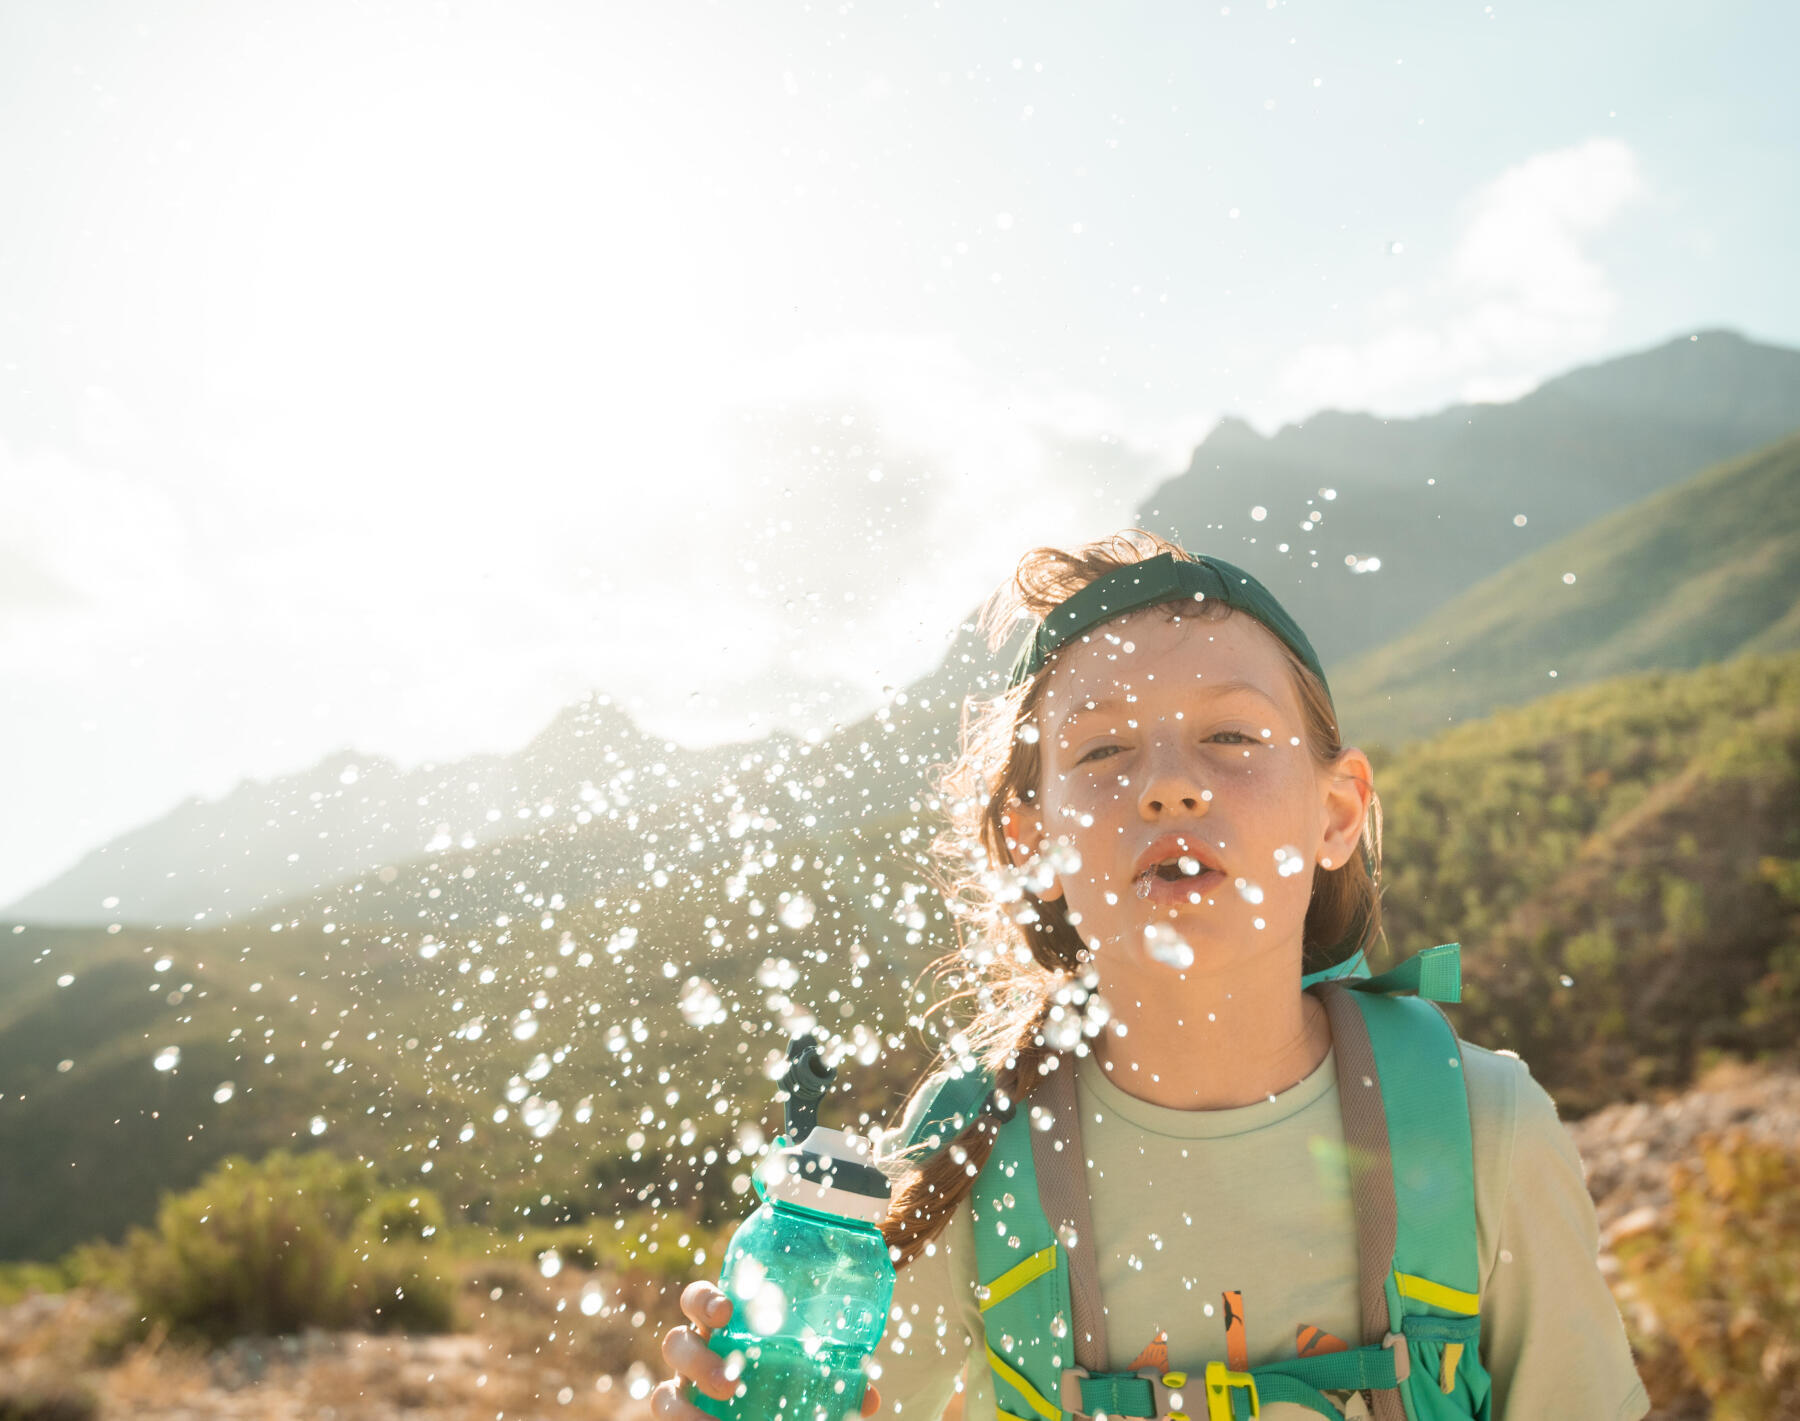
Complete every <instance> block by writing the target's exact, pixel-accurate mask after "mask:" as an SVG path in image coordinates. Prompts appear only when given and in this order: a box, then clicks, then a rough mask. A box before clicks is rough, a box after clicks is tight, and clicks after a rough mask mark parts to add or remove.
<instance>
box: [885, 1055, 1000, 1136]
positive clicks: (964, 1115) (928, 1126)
mask: <svg viewBox="0 0 1800 1421" xmlns="http://www.w3.org/2000/svg"><path fill="white" fill-rule="evenodd" d="M993 1088H994V1078H993V1077H992V1076H990V1075H989V1074H988V1073H987V1072H986V1071H983V1070H980V1069H976V1070H973V1071H965V1072H962V1073H960V1074H954V1075H946V1076H945V1077H944V1078H943V1079H942V1080H940V1081H939V1082H938V1083H937V1084H936V1085H935V1086H933V1087H932V1091H931V1096H930V1098H929V1099H927V1100H926V1102H925V1107H924V1109H922V1110H921V1111H920V1112H919V1118H918V1120H917V1121H916V1122H915V1123H914V1125H913V1127H912V1129H911V1130H909V1131H908V1132H907V1135H906V1140H905V1143H904V1148H906V1149H909V1150H910V1149H912V1148H914V1147H915V1146H918V1145H922V1144H926V1143H928V1142H931V1141H932V1140H934V1139H935V1141H936V1143H935V1144H933V1145H932V1148H933V1149H942V1148H943V1147H944V1146H945V1145H947V1144H949V1143H950V1141H951V1140H953V1139H955V1138H956V1137H957V1136H958V1135H960V1134H961V1133H962V1132H963V1131H964V1130H965V1129H966V1128H967V1127H968V1124H969V1122H970V1121H971V1120H973V1119H974V1118H975V1117H976V1116H977V1115H979V1114H980V1113H981V1108H982V1106H983V1105H985V1104H986V1103H987V1098H988V1093H989V1092H990V1091H992V1090H993Z"/></svg>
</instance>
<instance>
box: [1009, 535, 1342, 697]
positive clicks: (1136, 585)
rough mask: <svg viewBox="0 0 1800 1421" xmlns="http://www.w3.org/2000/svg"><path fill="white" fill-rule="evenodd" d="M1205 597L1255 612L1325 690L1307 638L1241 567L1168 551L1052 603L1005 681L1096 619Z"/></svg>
mask: <svg viewBox="0 0 1800 1421" xmlns="http://www.w3.org/2000/svg"><path fill="white" fill-rule="evenodd" d="M1207 598H1211V599H1212V600H1213V601H1215V602H1223V603H1224V604H1225V605H1226V606H1228V607H1235V608H1237V609H1238V610H1239V611H1240V612H1248V613H1249V614H1250V615H1251V616H1253V617H1255V618H1256V620H1257V621H1259V622H1261V623H1262V624H1263V625H1264V626H1265V627H1267V628H1268V629H1269V630H1270V631H1272V632H1274V633H1275V635H1276V636H1278V637H1280V638H1281V639H1282V640H1283V641H1284V642H1286V643H1287V644H1288V646H1289V647H1291V648H1292V649H1293V652H1294V655H1296V656H1298V657H1299V658H1300V659H1301V661H1303V662H1305V663H1306V668H1307V670H1309V671H1311V672H1312V673H1313V675H1315V676H1317V677H1318V678H1319V684H1320V685H1322V686H1324V687H1325V694H1326V696H1327V697H1329V696H1330V695H1331V687H1330V685H1329V684H1328V683H1327V682H1326V680H1325V668H1324V667H1322V666H1320V665H1319V658H1318V655H1317V654H1316V653H1315V652H1314V651H1313V649H1312V643H1311V642H1309V641H1308V640H1307V639H1306V633H1305V632H1303V631H1301V630H1300V624H1299V623H1298V622H1296V621H1295V620H1294V619H1293V618H1292V617H1290V616H1289V615H1288V614H1287V611H1286V609H1285V608H1283V607H1282V605H1281V603H1279V602H1277V601H1276V600H1275V595H1274V594H1273V593H1272V592H1270V591H1269V589H1268V588H1266V587H1264V586H1263V585H1262V583H1260V582H1258V581H1257V580H1256V579H1255V578H1254V577H1252V576H1251V575H1250V574H1249V573H1247V572H1245V571H1244V570H1243V569H1242V568H1241V567H1233V566H1232V565H1231V564H1230V563H1228V562H1225V561H1223V560H1222V559H1220V558H1208V557H1202V558H1196V559H1194V560H1193V561H1187V560H1184V559H1178V558H1177V557H1176V556H1175V555H1174V554H1173V553H1158V554H1157V555H1156V556H1155V557H1153V558H1145V559H1144V561H1142V562H1134V563H1131V564H1129V565H1128V566H1126V567H1121V568H1115V569H1114V570H1113V571H1111V572H1109V573H1107V574H1106V576H1105V577H1102V578H1098V579H1096V580H1095V581H1093V582H1090V583H1089V584H1088V585H1087V586H1086V587H1084V588H1082V589H1081V590H1080V591H1079V592H1077V593H1075V594H1074V596H1072V597H1070V598H1069V599H1068V601H1066V602H1064V603H1062V604H1061V605H1060V606H1057V607H1055V608H1053V609H1052V610H1051V612H1050V614H1049V615H1048V616H1047V617H1045V618H1044V620H1043V621H1042V622H1041V623H1039V625H1038V629H1037V633H1036V635H1034V636H1033V637H1032V638H1031V640H1030V641H1028V642H1026V643H1025V646H1024V648H1023V649H1022V650H1021V651H1020V652H1019V659H1018V660H1017V661H1015V662H1014V663H1013V669H1012V676H1011V678H1010V679H1009V680H1008V682H1007V686H1008V688H1009V689H1010V688H1012V687H1014V686H1017V685H1019V684H1020V683H1021V682H1023V681H1026V680H1028V679H1030V678H1031V677H1032V676H1034V675H1036V674H1037V673H1038V672H1039V671H1041V670H1042V669H1043V668H1044V663H1045V662H1047V661H1048V660H1049V659H1050V654H1051V653H1052V652H1053V651H1055V650H1056V649H1057V648H1058V647H1059V646H1061V645H1062V644H1063V643H1064V642H1067V641H1072V640H1073V639H1074V638H1076V637H1078V636H1080V635H1081V634H1082V633H1083V632H1087V631H1091V630H1093V628H1095V627H1097V626H1099V625H1100V623H1102V622H1110V621H1111V620H1112V619H1113V618H1114V617H1122V616H1124V615H1125V614H1126V613H1127V612H1135V611H1137V610H1138V609H1139V608H1140V607H1152V606H1155V605H1156V604H1157V603H1159V602H1190V601H1193V602H1197V601H1203V600H1205V599H1207Z"/></svg>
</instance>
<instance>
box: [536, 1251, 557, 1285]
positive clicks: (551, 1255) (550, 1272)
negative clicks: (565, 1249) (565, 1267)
mask: <svg viewBox="0 0 1800 1421" xmlns="http://www.w3.org/2000/svg"><path fill="white" fill-rule="evenodd" d="M538 1272H540V1273H542V1274H543V1275H544V1276H545V1277H546V1278H554V1277H555V1276H556V1275H557V1274H558V1273H560V1272H562V1255H561V1254H560V1253H558V1252H557V1251H556V1250H555V1249H554V1248H548V1249H545V1250H544V1252H543V1253H541V1254H539V1255H538Z"/></svg>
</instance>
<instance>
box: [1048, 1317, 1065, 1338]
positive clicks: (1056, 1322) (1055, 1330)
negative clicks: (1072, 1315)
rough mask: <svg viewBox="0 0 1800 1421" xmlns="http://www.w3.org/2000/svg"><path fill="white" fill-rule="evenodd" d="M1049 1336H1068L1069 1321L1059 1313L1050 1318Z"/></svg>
mask: <svg viewBox="0 0 1800 1421" xmlns="http://www.w3.org/2000/svg"><path fill="white" fill-rule="evenodd" d="M1050 1335H1051V1336H1052V1337H1067V1336H1068V1335H1069V1319H1068V1318H1066V1317H1064V1316H1063V1315H1062V1314H1061V1313H1057V1315H1056V1316H1055V1317H1053V1318H1051V1319H1050Z"/></svg>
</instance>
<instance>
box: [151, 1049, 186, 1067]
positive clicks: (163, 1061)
mask: <svg viewBox="0 0 1800 1421" xmlns="http://www.w3.org/2000/svg"><path fill="white" fill-rule="evenodd" d="M150 1064H151V1065H153V1066H155V1067H156V1069H157V1070H159V1071H172V1070H174V1069H175V1068H176V1067H177V1066H179V1065H180V1064H181V1048H180V1047H179V1046H165V1047H163V1048H162V1050H160V1051H158V1052H157V1053H156V1056H155V1058H154V1059H153V1060H152V1061H151V1062H150Z"/></svg>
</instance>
